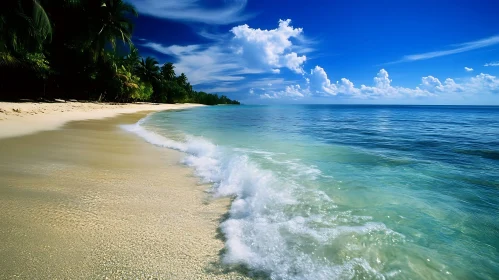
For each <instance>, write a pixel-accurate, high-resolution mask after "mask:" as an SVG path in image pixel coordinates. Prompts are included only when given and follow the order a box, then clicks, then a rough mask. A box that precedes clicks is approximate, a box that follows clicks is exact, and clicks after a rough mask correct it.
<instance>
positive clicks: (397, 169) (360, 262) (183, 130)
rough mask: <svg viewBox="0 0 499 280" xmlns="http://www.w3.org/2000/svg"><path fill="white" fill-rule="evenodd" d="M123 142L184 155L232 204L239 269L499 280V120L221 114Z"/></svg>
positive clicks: (228, 260) (141, 128)
mask: <svg viewBox="0 0 499 280" xmlns="http://www.w3.org/2000/svg"><path fill="white" fill-rule="evenodd" d="M124 128H125V129H127V130H128V131H131V132H134V133H136V134H138V135H140V136H141V137H143V138H144V139H145V140H146V141H148V142H150V143H151V144H154V145H158V146H161V147H164V148H168V149H176V150H179V151H182V152H184V153H185V157H184V159H183V160H182V163H183V164H186V165H188V166H191V167H192V168H193V169H194V170H195V173H196V175H197V176H199V178H200V182H202V183H207V184H209V185H210V186H211V187H210V192H211V195H213V196H214V197H219V196H230V197H233V201H232V204H231V207H230V210H229V213H228V216H227V218H226V219H225V220H224V221H223V222H222V223H221V225H220V229H221V231H222V232H223V234H224V236H225V252H224V254H223V255H222V261H223V263H225V264H226V265H227V266H243V267H245V268H247V269H248V270H249V271H250V272H249V273H250V274H253V273H254V274H257V275H264V276H265V277H268V278H270V279H498V277H499V107H488V106H382V105H379V106H371V105H282V106H256V105H255V106H250V105H242V106H214V107H201V108H195V109H190V110H183V111H165V112H159V113H154V114H151V115H149V116H148V117H146V118H145V119H142V120H141V121H139V123H137V124H136V125H131V126H125V127H124ZM165 203H168V202H165Z"/></svg>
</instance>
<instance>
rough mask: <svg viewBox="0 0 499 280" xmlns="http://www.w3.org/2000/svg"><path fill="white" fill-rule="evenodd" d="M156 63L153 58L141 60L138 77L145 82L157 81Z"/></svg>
mask: <svg viewBox="0 0 499 280" xmlns="http://www.w3.org/2000/svg"><path fill="white" fill-rule="evenodd" d="M158 64H159V63H158V61H157V60H156V59H155V58H153V57H150V56H148V57H146V59H145V60H144V59H142V61H141V62H140V66H139V76H140V77H141V78H142V79H143V80H144V81H146V82H149V83H154V82H156V81H158V80H159V78H160V76H159V66H158Z"/></svg>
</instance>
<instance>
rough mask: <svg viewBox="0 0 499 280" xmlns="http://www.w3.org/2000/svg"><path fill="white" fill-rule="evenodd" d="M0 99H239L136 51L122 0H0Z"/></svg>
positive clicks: (128, 8) (132, 13)
mask: <svg viewBox="0 0 499 280" xmlns="http://www.w3.org/2000/svg"><path fill="white" fill-rule="evenodd" d="M0 6H1V8H0V73H1V75H0V99H4V100H5V99H23V98H26V99H40V98H43V99H54V98H63V99H77V100H97V101H113V102H134V101H151V102H166V103H176V102H192V103H201V104H208V105H215V104H239V102H238V101H235V100H231V99H229V98H227V97H226V96H223V95H222V96H219V95H217V94H210V93H206V92H202V91H195V90H194V89H193V87H192V85H191V84H190V83H189V81H188V78H187V76H186V75H185V74H184V73H181V74H180V75H177V74H176V73H175V66H174V65H173V64H172V63H165V64H164V65H159V63H158V61H157V60H156V59H155V58H152V57H145V58H144V57H141V55H140V54H139V51H138V49H137V48H136V47H135V46H134V44H133V42H132V32H133V27H134V22H133V19H134V18H135V17H137V16H138V13H137V11H136V10H135V8H134V7H133V6H132V5H131V4H129V3H127V2H125V1H123V0H4V1H2V4H1V5H0Z"/></svg>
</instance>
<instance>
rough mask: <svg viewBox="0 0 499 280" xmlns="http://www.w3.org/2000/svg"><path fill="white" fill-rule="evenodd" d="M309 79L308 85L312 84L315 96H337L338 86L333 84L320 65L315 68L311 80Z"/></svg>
mask: <svg viewBox="0 0 499 280" xmlns="http://www.w3.org/2000/svg"><path fill="white" fill-rule="evenodd" d="M307 79H308V80H307V83H309V84H310V88H311V90H312V93H313V94H318V95H320V94H325V95H336V94H337V89H336V85H334V84H331V81H330V80H329V78H328V77H327V73H326V71H324V68H322V67H320V66H319V65H317V66H315V68H314V69H312V70H311V71H310V78H307Z"/></svg>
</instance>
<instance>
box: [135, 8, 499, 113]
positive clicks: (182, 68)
mask: <svg viewBox="0 0 499 280" xmlns="http://www.w3.org/2000/svg"><path fill="white" fill-rule="evenodd" d="M129 2H131V3H132V4H134V5H135V6H136V7H137V9H138V11H139V18H138V19H137V20H136V28H135V32H134V41H135V43H136V45H137V46H138V47H139V49H140V51H141V53H142V54H143V55H144V56H153V57H156V58H157V59H158V61H160V62H161V63H164V62H167V61H171V62H173V63H175V65H176V70H177V74H180V72H185V73H186V75H187V76H188V77H189V81H190V82H191V84H193V86H194V88H195V89H196V90H204V91H207V92H212V93H219V94H225V95H227V96H229V97H231V98H235V99H238V100H240V101H242V102H244V103H248V104H251V103H253V104H264V103H362V104H370V103H373V104H485V105H490V104H495V105H499V78H498V77H497V76H498V75H499V18H498V17H497V14H498V12H499V1H494V0H470V1H468V0H452V1H451V0H432V1H427V0H419V1H412V0H404V1H403V0H385V1H369V0H349V1H347V0H338V1H326V0H323V1H322V0H321V1H313V0H309V1H284V0H276V1H263V0H259V1H256V0H253V1H252V0H247V1H245V0H209V1H201V0H183V1H175V0H129Z"/></svg>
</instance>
